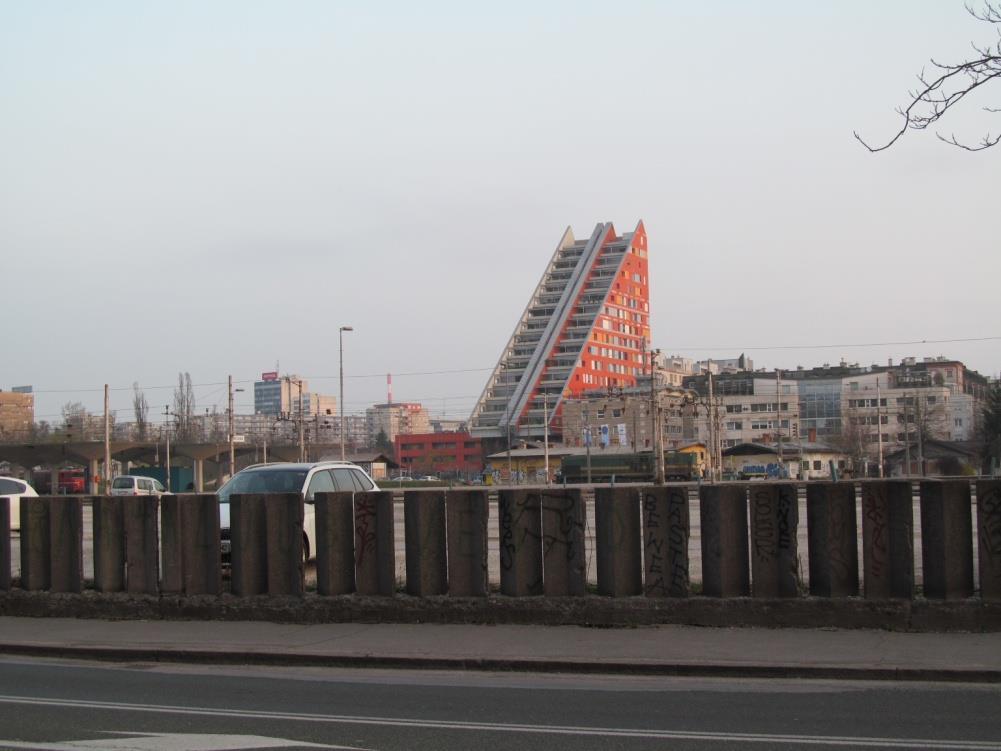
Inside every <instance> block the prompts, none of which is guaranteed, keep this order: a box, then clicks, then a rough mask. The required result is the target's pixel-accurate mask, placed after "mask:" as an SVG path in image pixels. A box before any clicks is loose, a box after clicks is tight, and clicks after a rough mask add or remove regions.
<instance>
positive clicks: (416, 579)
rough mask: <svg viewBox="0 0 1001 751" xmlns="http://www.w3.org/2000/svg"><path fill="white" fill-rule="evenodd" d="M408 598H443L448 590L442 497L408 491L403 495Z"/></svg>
mask: <svg viewBox="0 0 1001 751" xmlns="http://www.w3.org/2000/svg"><path fill="white" fill-rule="evenodd" d="M403 531H404V540H405V543H406V557H407V594H410V595H413V596H414V597H429V596H432V595H443V594H445V592H446V591H447V589H448V565H447V564H448V561H447V560H446V558H447V555H446V552H445V493H444V492H441V491H415V490H408V491H407V492H405V493H404V494H403Z"/></svg>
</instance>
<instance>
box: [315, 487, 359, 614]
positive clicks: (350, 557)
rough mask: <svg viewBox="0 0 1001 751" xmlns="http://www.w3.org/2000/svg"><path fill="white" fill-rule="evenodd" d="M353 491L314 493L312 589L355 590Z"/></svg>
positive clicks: (335, 592) (325, 592)
mask: <svg viewBox="0 0 1001 751" xmlns="http://www.w3.org/2000/svg"><path fill="white" fill-rule="evenodd" d="M354 496H355V494H354V491H340V492H335V493H317V494H316V498H315V500H314V503H315V515H316V516H315V518H316V591H317V593H318V594H321V595H347V594H351V593H352V592H354V591H355V543H354V540H355V536H354V529H355V527H354Z"/></svg>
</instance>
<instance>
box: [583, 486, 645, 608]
mask: <svg viewBox="0 0 1001 751" xmlns="http://www.w3.org/2000/svg"><path fill="white" fill-rule="evenodd" d="M594 545H595V556H596V558H597V567H598V594H601V595H605V596H606V597H632V596H634V595H638V594H640V593H642V591H643V561H642V557H641V553H640V546H641V545H640V499H639V493H637V492H636V489H635V488H595V490H594Z"/></svg>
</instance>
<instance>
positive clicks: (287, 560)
mask: <svg viewBox="0 0 1001 751" xmlns="http://www.w3.org/2000/svg"><path fill="white" fill-rule="evenodd" d="M804 487H805V488H806V514H805V515H803V514H800V512H799V502H798V496H799V494H800V491H801V490H802V489H803V488H804ZM917 488H918V494H917V497H918V506H917V508H918V510H919V515H920V518H918V519H915V518H914V517H915V513H914V512H913V508H914V507H913V501H912V493H913V489H914V486H912V484H911V483H910V482H909V481H896V480H888V481H866V482H862V483H852V482H840V483H820V482H818V483H807V484H805V485H804V484H797V483H792V482H776V483H760V482H754V483H724V484H717V485H703V486H701V487H699V488H698V489H695V488H691V487H688V486H682V485H670V486H662V487H654V486H643V487H640V486H628V487H615V488H612V487H598V488H596V489H595V493H594V499H593V501H592V500H591V499H590V493H587V494H585V493H583V492H582V490H581V489H579V488H561V487H550V488H534V489H532V488H529V489H525V488H520V489H513V488H512V489H508V488H502V489H499V490H498V502H497V508H498V513H497V518H496V519H495V520H490V519H489V515H490V512H489V509H490V503H489V500H488V491H487V490H485V489H484V490H480V489H475V490H470V489H465V488H464V489H461V490H454V491H447V492H446V491H442V490H432V491H411V492H408V493H406V496H405V498H404V501H403V509H404V515H403V522H404V526H405V530H404V539H405V558H406V569H405V571H406V573H405V576H404V581H403V582H401V581H399V577H397V576H396V575H395V572H396V571H397V560H396V551H395V546H394V543H393V539H394V500H393V497H392V493H390V492H387V491H381V492H375V493H354V494H352V493H324V494H319V495H318V497H317V499H316V502H315V510H316V530H317V534H316V539H315V540H314V541H313V544H314V545H315V547H316V550H315V551H313V552H314V553H315V557H316V561H317V563H316V590H315V594H314V593H313V592H312V591H311V590H310V589H309V588H308V587H307V586H306V584H305V578H304V567H303V563H302V556H303V546H302V544H301V535H302V529H303V508H304V507H303V502H302V500H301V499H299V498H298V497H295V496H287V495H285V496H280V495H279V496H243V497H238V498H234V499H233V504H232V507H231V520H232V525H233V526H232V529H231V537H232V546H233V548H232V555H231V560H232V567H231V568H228V567H227V568H223V567H222V565H221V555H220V535H219V513H218V501H217V499H216V498H215V497H214V496H211V495H172V496H164V497H163V498H162V499H160V500H159V502H157V500H156V499H152V498H117V497H96V498H93V499H90V500H91V503H92V505H93V509H94V511H93V514H92V524H93V529H92V530H91V532H92V536H93V546H94V549H93V562H94V563H93V566H94V577H93V579H92V580H90V579H87V580H85V579H84V567H83V565H82V552H81V551H82V547H83V546H82V540H83V537H84V535H83V533H84V530H83V518H84V517H83V514H82V512H81V509H82V507H83V503H84V502H83V499H81V498H79V497H76V498H74V497H66V496H51V497H41V498H32V499H27V498H26V499H22V500H21V509H20V511H21V520H22V529H21V532H20V540H19V542H20V546H19V547H20V551H19V554H20V564H21V565H20V576H14V577H12V576H10V575H9V573H8V572H9V571H10V570H11V566H10V564H11V546H10V540H11V537H10V533H9V529H7V530H6V532H7V534H5V535H3V539H4V540H5V541H7V545H6V546H0V556H3V560H0V612H7V613H9V612H12V611H11V608H14V609H15V610H16V609H17V608H18V607H26V606H25V605H24V603H26V602H29V601H30V602H34V603H35V604H34V605H32V606H31V607H32V608H35V609H37V608H38V607H39V606H38V604H37V602H38V598H39V596H40V595H41V594H46V593H47V594H50V595H55V594H60V595H68V596H70V600H71V599H72V595H76V594H83V595H85V596H86V597H85V599H87V601H88V602H91V603H93V602H95V601H96V600H95V597H96V598H97V600H99V599H100V597H99V596H97V595H96V594H91V593H100V595H108V596H111V595H115V594H116V593H122V595H121V596H117V597H108V598H106V599H108V600H109V601H114V602H117V603H119V607H123V606H122V605H121V603H122V602H124V600H123V597H127V596H133V597H139V596H146V597H147V598H150V597H152V598H161V600H163V598H178V597H179V598H200V599H199V602H200V603H201V607H202V608H203V610H204V609H205V608H207V609H208V610H207V611H204V612H209V613H211V612H215V611H214V610H213V608H214V606H213V605H211V604H208V605H207V604H206V603H212V602H213V600H214V599H215V600H219V599H220V598H222V599H224V600H225V603H226V608H228V612H229V613H230V614H232V613H233V612H237V611H239V610H240V609H241V607H242V606H239V605H234V602H235V601H241V600H253V601H254V602H255V606H254V607H255V608H257V609H258V610H263V611H265V612H272V613H273V610H272V608H271V606H265V605H262V604H261V598H262V597H263V598H268V597H270V598H274V599H275V601H276V602H279V601H280V603H281V607H283V608H293V609H295V608H296V607H298V608H299V609H300V610H301V611H302V612H307V611H308V612H310V613H313V614H314V617H315V614H316V613H319V612H326V613H327V615H328V616H329V617H337V616H334V615H332V613H334V612H335V611H337V612H341V613H342V614H343V613H350V614H351V615H350V616H348V617H351V618H352V619H357V618H358V613H357V612H356V611H357V603H359V602H367V603H369V608H368V609H369V612H370V613H371V614H372V615H373V617H374V618H376V619H384V618H385V609H386V607H393V606H392V605H391V604H388V603H387V604H380V605H379V606H378V607H372V606H371V603H372V602H374V601H381V600H388V601H393V600H397V601H400V600H406V601H407V602H406V604H405V605H402V606H400V607H402V608H403V609H404V610H407V611H410V612H413V613H418V612H421V611H423V612H424V613H425V615H424V616H423V617H417V619H418V620H420V619H424V620H432V619H434V618H433V617H429V615H428V614H429V613H431V612H432V610H433V611H435V612H437V614H438V615H439V616H440V615H441V614H443V613H448V612H450V613H453V614H457V613H461V612H465V613H466V614H467V616H468V615H469V614H471V613H476V614H478V615H475V616H472V617H473V619H474V620H477V619H481V618H482V617H483V613H485V612H488V611H490V610H491V609H492V610H493V611H494V612H496V613H508V614H510V613H511V612H519V613H521V612H527V611H528V610H531V609H532V608H534V609H535V610H536V612H538V613H540V614H541V613H548V614H549V615H547V616H545V617H544V618H542V620H543V621H545V622H552V620H553V615H552V614H553V613H563V614H564V615H566V614H568V613H572V614H575V615H574V617H573V619H572V620H574V621H581V622H605V621H607V620H608V618H609V617H610V616H608V614H609V613H612V614H613V615H614V617H611V620H612V621H616V622H619V621H626V622H628V621H629V615H628V614H629V612H630V610H631V611H632V612H633V613H634V615H635V619H634V620H635V622H649V621H650V620H651V619H653V620H654V621H656V622H676V621H675V620H674V619H675V618H676V617H677V616H678V615H679V614H685V613H688V614H693V613H705V612H711V613H713V614H714V615H713V616H712V618H711V619H710V620H713V621H714V622H715V621H716V620H718V619H719V618H720V613H723V612H725V611H726V610H727V608H728V609H729V611H730V612H731V613H738V614H739V613H741V612H743V613H744V614H745V615H744V616H739V615H738V620H740V619H741V618H743V620H744V621H746V620H747V616H748V614H750V613H755V614H757V615H755V616H754V618H752V620H755V619H756V620H761V619H762V618H764V616H763V615H762V614H763V613H769V612H770V613H771V614H772V617H773V619H774V621H775V623H776V624H780V623H781V624H783V625H790V624H789V623H788V622H786V621H787V619H785V620H784V618H783V615H782V614H783V613H786V614H788V613H796V614H797V616H796V618H795V619H794V620H795V621H796V623H797V624H798V625H811V624H809V623H803V620H804V619H806V620H807V621H809V620H810V618H809V616H808V614H809V613H810V612H811V611H812V612H813V613H814V614H815V616H814V618H815V623H812V625H828V624H829V618H830V617H831V613H834V612H844V613H846V614H847V615H846V616H845V617H846V618H847V620H849V621H852V620H856V621H857V620H858V619H857V618H855V617H854V616H852V613H853V612H856V611H858V610H859V609H860V608H861V609H862V610H863V611H864V612H865V613H866V614H867V615H866V617H865V618H864V619H862V620H863V621H864V623H865V624H866V625H872V623H873V621H874V619H875V620H876V621H877V622H878V616H877V615H874V614H878V613H879V612H880V608H881V607H882V608H883V612H885V613H886V614H887V622H888V623H890V622H891V621H893V622H897V621H900V619H901V618H903V621H904V625H903V627H911V626H913V623H912V622H911V621H910V614H911V613H913V612H914V608H915V607H916V608H918V610H919V611H921V612H934V613H935V614H936V619H938V621H942V619H947V614H948V613H949V612H950V610H952V611H955V612H956V613H959V612H960V611H962V613H963V615H962V616H961V617H960V618H959V619H958V621H957V623H962V624H963V627H965V628H977V629H981V628H990V629H1001V481H999V480H979V481H974V482H972V483H971V482H970V481H965V480H943V481H932V480H926V481H922V482H921V483H920V484H919V485H918V486H917ZM690 491H691V492H696V493H697V495H698V514H699V518H700V519H699V527H700V528H699V531H700V541H699V542H698V543H697V544H698V551H697V555H699V561H698V562H699V563H700V568H699V570H700V571H701V574H702V576H701V581H693V578H692V577H691V575H690V570H691V566H690V563H691V561H690V554H689V541H690V537H691V533H692V529H691V521H690V515H689V493H690ZM6 504H7V501H6V499H0V532H2V531H4V530H3V526H5V523H7V522H8V520H9V513H8V511H7V505H6ZM158 513H159V524H158V522H157V515H158ZM592 515H593V516H592ZM588 518H594V520H595V534H594V538H593V546H594V551H593V552H594V556H595V558H596V560H597V587H596V588H591V589H589V587H588V577H587V566H588V564H587V561H586V560H585V528H586V527H587V519H588ZM974 523H975V529H974ZM859 524H860V526H861V529H858V527H857V525H859ZM804 525H805V527H806V532H807V538H808V540H809V543H808V549H809V555H808V559H809V579H808V581H809V584H808V585H807V582H806V581H805V579H806V576H805V573H804V571H803V567H802V564H801V557H800V553H801V552H802V551H800V550H799V548H798V545H797V540H798V539H799V538H800V533H801V527H803V526H804ZM158 527H159V535H158V534H157V529H158ZM491 527H492V528H494V529H495V530H496V534H497V538H498V540H499V556H498V560H497V562H498V564H499V569H500V570H499V581H500V587H499V594H498V592H496V591H495V592H491V589H490V586H489V582H490V580H491V577H490V574H491V572H490V571H489V566H488V560H489V556H488V551H487V548H488V537H489V535H488V528H491ZM860 532H861V535H860V534H859V533H860ZM916 535H918V536H919V537H918V541H919V542H920V543H921V550H920V555H919V556H918V557H919V558H920V566H921V569H922V571H923V576H922V579H921V585H920V586H918V584H917V582H916V578H915V537H916ZM859 537H861V540H862V555H861V559H862V560H861V566H859V562H858V558H859V557H860V556H859V551H858V546H857V540H858V539H859ZM15 539H17V538H15ZM401 585H402V586H401ZM23 593H30V594H31V596H30V597H26V596H25V595H24V594H23ZM344 597H349V598H354V600H355V605H352V606H350V607H345V606H344V605H343V602H342V603H341V604H339V605H337V606H336V607H334V608H333V609H331V607H328V606H326V605H323V604H322V603H321V604H317V602H315V600H317V599H319V600H323V599H330V598H334V599H337V598H344ZM88 598H89V599H88ZM609 599H610V600H612V601H615V602H614V604H609V603H608V602H607V601H608V600H609ZM70 600H67V599H66V597H63V599H62V601H63V602H69V601H70ZM171 601H177V600H176V599H175V600H171ZM305 601H309V602H308V603H306V604H305V605H296V603H297V602H300V603H304V602H305ZM501 601H518V602H519V603H521V604H515V603H513V602H507V604H503V605H498V604H497V603H499V602H501ZM449 602H451V603H452V604H447V603H449ZM714 602H718V603H720V604H719V605H715V604H712V603H714ZM736 602H740V603H743V604H741V605H735V604H734V603H736ZM755 602H757V603H758V604H757V605H750V604H748V603H755ZM17 603H21V605H20V606H19V605H17ZM588 603H590V604H588ZM682 603H687V604H682ZM726 603H730V605H727V604H726ZM825 603H826V604H825ZM922 603H927V604H922ZM234 607H235V610H234ZM526 608H527V610H526ZM929 608H930V611H929V610H928V609H929ZM707 609H708V611H707ZM183 610H184V608H181V611H183ZM245 610H246V609H245ZM588 611H590V613H591V615H590V616H589V615H588ZM246 612H249V610H247V611H246ZM891 613H896V614H897V615H896V616H894V617H892V618H891V617H890V614H891ZM901 613H906V614H907V615H906V616H902V615H900V614H901ZM380 614H381V615H380ZM601 614H604V615H601ZM943 614H945V615H943ZM208 617H216V616H213V615H211V614H210V615H209V616H208ZM266 617H272V618H273V617H274V616H273V614H272V615H271V616H266ZM499 617H501V618H502V619H503V618H506V617H507V616H499ZM459 619H460V620H462V618H461V617H460V618H459ZM556 620H557V621H558V620H559V617H557V618H556ZM731 625H740V624H739V623H736V624H731ZM891 625H892V624H891Z"/></svg>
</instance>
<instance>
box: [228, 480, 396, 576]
mask: <svg viewBox="0 0 1001 751" xmlns="http://www.w3.org/2000/svg"><path fill="white" fill-rule="evenodd" d="M378 489H379V486H378V485H376V484H375V481H374V480H373V479H372V478H371V477H369V475H368V473H367V472H366V471H365V470H364V469H362V468H361V467H359V466H358V465H357V464H352V463H351V462H311V463H305V464H299V463H294V462H278V463H274V464H255V465H253V466H251V467H247V468H246V469H242V470H240V471H239V472H237V473H236V474H235V475H233V477H231V478H230V480H229V481H228V482H227V483H226V484H225V485H223V486H222V487H221V488H219V491H218V493H217V495H218V497H219V527H220V531H221V534H222V554H223V560H224V561H225V560H229V554H230V551H231V541H230V522H229V498H230V496H231V495H233V494H234V493H300V494H301V495H302V497H303V499H304V501H305V506H304V509H303V524H302V528H303V541H302V543H303V556H304V557H305V558H306V559H307V560H308V559H310V558H314V557H315V556H316V509H315V506H314V498H315V496H316V494H317V493H326V492H330V493H333V492H336V491H338V490H348V491H369V490H378Z"/></svg>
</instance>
